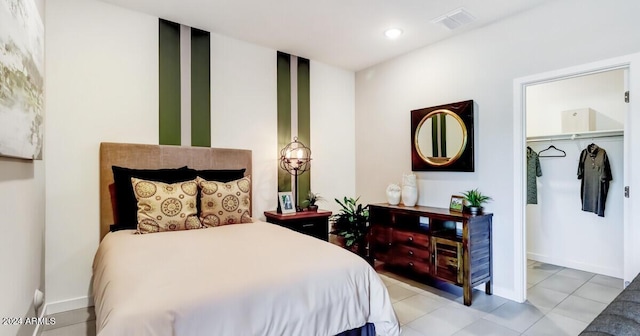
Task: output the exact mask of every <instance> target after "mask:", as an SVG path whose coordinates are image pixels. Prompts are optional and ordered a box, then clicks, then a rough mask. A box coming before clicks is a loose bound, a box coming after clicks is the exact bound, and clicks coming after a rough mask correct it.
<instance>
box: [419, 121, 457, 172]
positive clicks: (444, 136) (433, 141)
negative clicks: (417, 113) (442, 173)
mask: <svg viewBox="0 0 640 336" xmlns="http://www.w3.org/2000/svg"><path fill="white" fill-rule="evenodd" d="M415 134H416V135H415V139H414V142H415V147H416V150H417V152H418V154H419V155H420V157H421V158H422V159H423V160H424V161H426V162H427V163H429V164H431V165H434V166H447V165H450V164H452V163H454V162H455V161H456V160H457V159H458V158H460V156H461V155H462V153H463V152H464V149H465V146H466V145H467V128H466V127H465V125H464V121H463V120H462V119H461V118H460V117H459V116H458V115H457V114H456V113H453V112H451V111H449V110H435V111H432V112H430V113H429V114H427V115H426V116H424V118H422V120H420V124H419V125H418V127H417V129H416V133H415Z"/></svg>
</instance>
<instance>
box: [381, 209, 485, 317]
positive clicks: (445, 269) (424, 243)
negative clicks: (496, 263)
mask: <svg viewBox="0 0 640 336" xmlns="http://www.w3.org/2000/svg"><path fill="white" fill-rule="evenodd" d="M492 218H493V215H492V214H490V213H484V214H481V215H476V216H472V215H470V214H466V213H465V214H463V213H460V212H455V211H450V210H449V209H444V208H434V207H425V206H413V207H405V206H402V205H398V206H394V205H388V204H371V205H369V222H370V224H371V231H370V232H371V233H370V249H371V254H372V257H373V258H374V259H375V260H376V261H378V262H381V263H383V267H385V268H388V269H390V270H397V271H400V272H402V273H403V274H407V275H408V276H410V277H412V278H414V279H415V280H418V281H421V280H427V279H432V278H435V279H439V280H443V281H446V282H449V283H452V284H455V285H457V286H460V287H462V288H463V295H464V304H465V305H467V306H469V305H471V289H472V288H473V287H475V286H477V285H480V284H483V283H484V284H485V291H486V293H487V294H491V293H492V285H491V281H492V277H493V274H492V273H493V266H492V246H491V222H492Z"/></svg>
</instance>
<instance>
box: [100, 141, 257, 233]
mask: <svg viewBox="0 0 640 336" xmlns="http://www.w3.org/2000/svg"><path fill="white" fill-rule="evenodd" d="M251 157H252V153H251V150H247V149H227V148H208V147H181V146H164V145H142V144H125V143H110V142H103V143H101V144H100V240H102V238H104V236H105V235H106V234H107V233H108V232H109V226H110V225H111V224H113V210H112V205H111V194H110V192H109V185H111V184H113V173H112V170H111V166H120V167H127V168H137V169H160V168H178V167H183V166H189V167H190V168H194V169H242V168H245V169H246V171H245V175H251Z"/></svg>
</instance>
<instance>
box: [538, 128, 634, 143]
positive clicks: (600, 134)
mask: <svg viewBox="0 0 640 336" xmlns="http://www.w3.org/2000/svg"><path fill="white" fill-rule="evenodd" d="M623 135H624V130H608V131H591V132H580V133H566V134H552V135H538V136H530V137H527V142H541V141H552V140H575V139H595V138H609V137H618V136H623Z"/></svg>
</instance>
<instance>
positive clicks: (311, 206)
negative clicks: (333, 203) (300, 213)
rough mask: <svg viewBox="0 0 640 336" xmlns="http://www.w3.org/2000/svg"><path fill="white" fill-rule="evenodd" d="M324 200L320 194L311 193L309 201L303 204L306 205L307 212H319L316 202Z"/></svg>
mask: <svg viewBox="0 0 640 336" xmlns="http://www.w3.org/2000/svg"><path fill="white" fill-rule="evenodd" d="M323 200H324V198H322V196H320V194H319V193H314V192H312V191H309V193H308V194H307V199H305V200H304V201H302V204H303V205H306V207H307V210H309V211H318V205H317V204H316V202H318V201H323Z"/></svg>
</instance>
